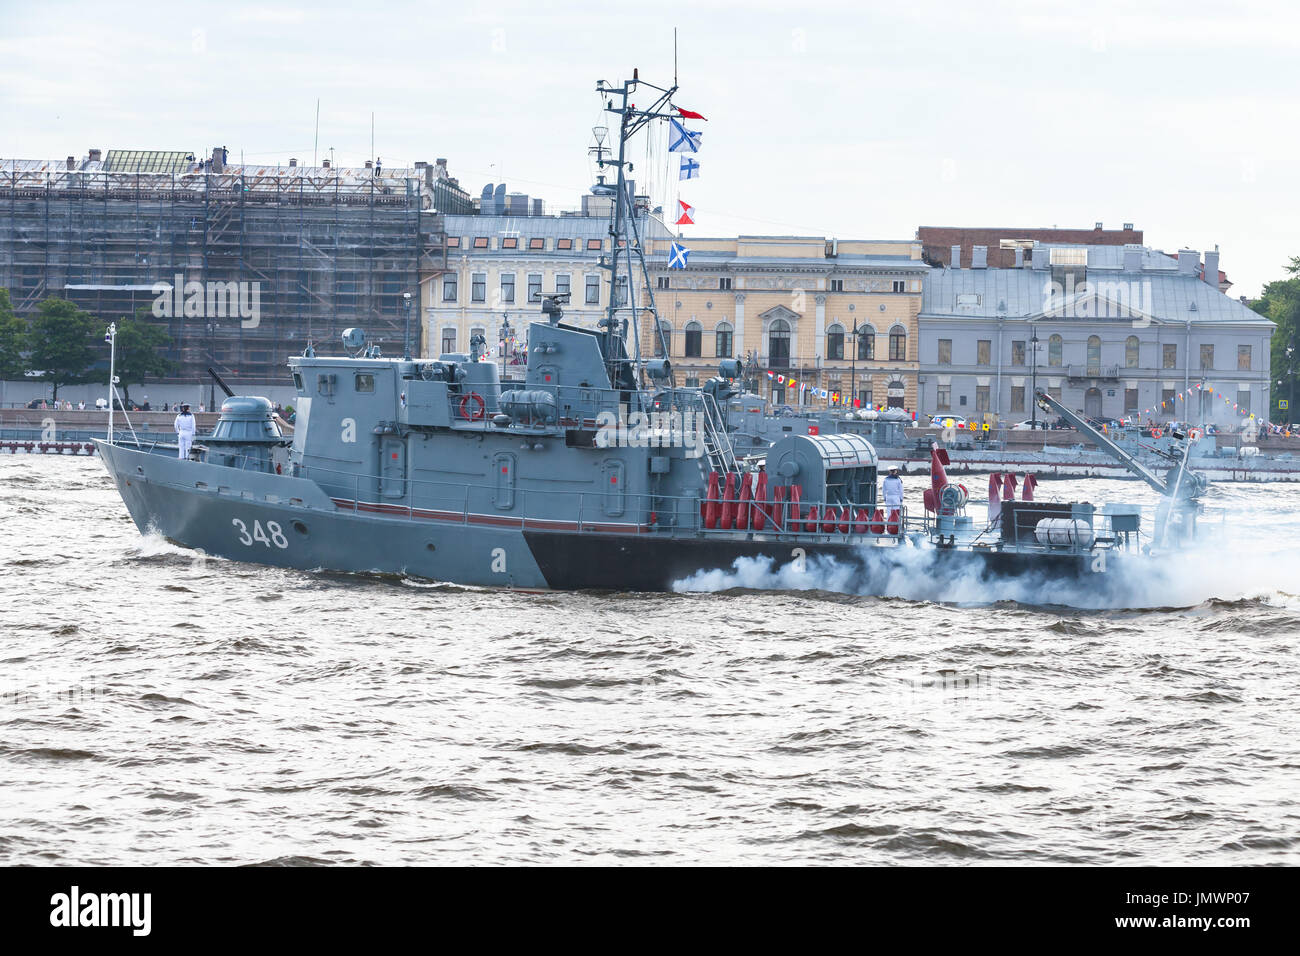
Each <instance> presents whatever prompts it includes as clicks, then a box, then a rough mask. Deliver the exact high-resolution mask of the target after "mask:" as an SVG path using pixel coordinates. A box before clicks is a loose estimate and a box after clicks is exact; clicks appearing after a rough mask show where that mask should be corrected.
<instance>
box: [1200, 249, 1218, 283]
mask: <svg viewBox="0 0 1300 956" xmlns="http://www.w3.org/2000/svg"><path fill="white" fill-rule="evenodd" d="M1203 278H1204V279H1205V281H1206V283H1207V284H1208V285H1211V286H1213V287H1214V288H1216V289H1217V288H1218V287H1219V247H1218V246H1215V247H1214V251H1213V252H1210V251H1208V250H1207V251H1206V253H1205V275H1204V276H1203Z"/></svg>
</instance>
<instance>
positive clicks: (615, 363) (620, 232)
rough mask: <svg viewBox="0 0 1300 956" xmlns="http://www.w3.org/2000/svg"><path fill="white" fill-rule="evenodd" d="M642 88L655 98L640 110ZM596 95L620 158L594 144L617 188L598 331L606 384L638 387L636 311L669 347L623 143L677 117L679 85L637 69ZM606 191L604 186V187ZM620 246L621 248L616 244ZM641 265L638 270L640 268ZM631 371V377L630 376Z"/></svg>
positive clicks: (661, 346) (604, 263)
mask: <svg viewBox="0 0 1300 956" xmlns="http://www.w3.org/2000/svg"><path fill="white" fill-rule="evenodd" d="M642 86H644V87H646V88H647V90H649V91H653V94H655V95H656V99H655V100H654V102H653V103H652V104H651V105H650V106H649V108H647V109H638V108H637V106H636V104H635V103H633V102H632V101H631V97H632V95H633V93H635V92H636V90H637V88H638V87H642ZM596 92H597V93H599V94H600V95H601V96H602V97H603V98H604V100H605V111H606V112H607V113H612V114H614V115H615V116H616V117H617V118H618V123H617V127H616V128H617V130H618V158H617V159H609V158H606V157H605V155H604V153H605V150H603V149H602V148H601V144H600V143H597V148H596V149H595V150H593V153H595V155H596V165H597V166H598V167H599V168H601V169H604V168H605V167H606V166H613V167H614V168H615V169H616V170H617V172H618V177H617V184H616V186H615V187H614V190H613V191H614V197H613V198H614V207H613V209H612V210H611V212H610V224H609V235H610V240H611V245H612V249H611V253H610V254H609V255H605V256H602V257H601V268H603V269H605V270H607V271H608V272H609V305H608V306H607V307H606V309H605V317H604V318H603V319H601V320H600V327H601V329H603V330H604V340H605V363H606V368H607V370H608V372H609V378H610V382H611V383H613V384H614V386H615V387H616V388H617V387H620V386H621V385H625V384H628V383H629V378H630V380H631V382H634V383H635V385H636V387H639V386H640V384H641V370H642V366H643V364H644V362H643V360H642V357H641V352H640V323H639V319H640V313H642V312H645V313H647V314H648V315H649V318H650V321H651V322H653V323H654V330H655V336H656V338H657V340H658V342H659V349H660V354H662V355H664V356H667V355H668V343H667V342H666V341H665V340H664V335H663V329H662V328H660V326H659V313H658V311H657V310H656V308H655V301H654V291H653V290H652V289H651V288H650V272H649V269H648V267H647V266H646V261H645V250H644V249H643V248H642V245H641V235H640V229H639V228H638V227H637V222H636V211H635V209H634V207H633V204H634V201H635V197H633V196H631V195H630V194H629V190H628V178H627V175H626V174H627V172H628V171H630V170H631V169H632V166H631V164H630V163H629V162H628V161H627V144H628V142H629V141H630V140H631V139H632V137H633V136H635V135H636V134H637V133H639V132H640V131H641V130H643V129H644V128H645V127H646V126H647V125H649V124H650V123H651V122H652V121H653V120H656V119H659V120H665V119H671V118H676V116H677V113H676V111H675V110H673V109H672V96H673V94H674V93H676V92H677V84H676V81H675V80H674V83H673V85H672V86H671V87H668V88H667V89H665V88H664V87H661V86H656V85H654V84H653V83H648V82H646V81H644V80H642V79H641V78H640V76H639V74H638V71H636V70H633V71H632V79H630V80H624V81H623V83H622V85H621V86H611V85H610V84H608V83H607V82H605V81H604V80H601V81H600V82H598V83H597V84H596ZM607 188H608V187H607ZM620 241H622V242H623V243H624V245H623V246H622V247H621V248H620V246H619V242H620ZM624 250H626V252H627V261H626V264H625V265H624V263H623V257H622V255H621V253H622V252H623V251H624ZM638 267H639V268H638ZM637 271H639V272H640V273H641V276H640V278H641V281H642V283H643V288H644V290H645V292H644V295H645V305H638V304H637V303H638V299H637V294H636V278H637V277H636V276H635V275H634V273H635V272H637ZM620 276H623V277H624V278H625V279H626V282H627V285H626V290H625V291H626V301H620V300H619V292H620V289H619V279H620ZM620 310H626V313H627V316H628V318H630V319H631V322H630V325H631V330H632V334H633V336H634V337H635V343H634V348H633V351H632V356H631V357H628V356H627V355H626V352H625V350H624V349H623V348H622V347H621V346H623V345H624V343H626V340H627V332H628V326H629V321H628V318H623V319H620V318H619V315H618V313H619V312H620ZM629 372H630V373H631V374H630V376H629V374H628V373H629Z"/></svg>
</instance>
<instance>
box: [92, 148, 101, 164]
mask: <svg viewBox="0 0 1300 956" xmlns="http://www.w3.org/2000/svg"><path fill="white" fill-rule="evenodd" d="M103 155H104V154H103V153H101V152H100V151H99V150H97V149H92V150H91V151H90V155H89V157H88V158H89V159H90V161H91V162H92V163H97V162H99V161H100V159H101V158H102V157H103Z"/></svg>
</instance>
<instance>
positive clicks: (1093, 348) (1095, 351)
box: [1088, 335, 1101, 375]
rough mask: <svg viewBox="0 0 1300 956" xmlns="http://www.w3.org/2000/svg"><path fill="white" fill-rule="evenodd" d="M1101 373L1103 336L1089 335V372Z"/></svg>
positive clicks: (1090, 373)
mask: <svg viewBox="0 0 1300 956" xmlns="http://www.w3.org/2000/svg"><path fill="white" fill-rule="evenodd" d="M1100 373H1101V336H1100V335H1090V336H1088V374H1089V375H1099V374H1100Z"/></svg>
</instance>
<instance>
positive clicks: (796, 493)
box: [790, 485, 815, 531]
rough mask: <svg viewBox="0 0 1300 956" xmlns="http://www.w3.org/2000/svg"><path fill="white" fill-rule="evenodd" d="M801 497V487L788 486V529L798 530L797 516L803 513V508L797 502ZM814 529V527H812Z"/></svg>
mask: <svg viewBox="0 0 1300 956" xmlns="http://www.w3.org/2000/svg"><path fill="white" fill-rule="evenodd" d="M802 498H803V488H801V487H800V486H799V485H791V486H790V530H791V531H798V530H799V517H800V515H802V514H803V508H802V507H801V506H800V504H799V502H800V501H801V500H802ZM814 530H815V529H814Z"/></svg>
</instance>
